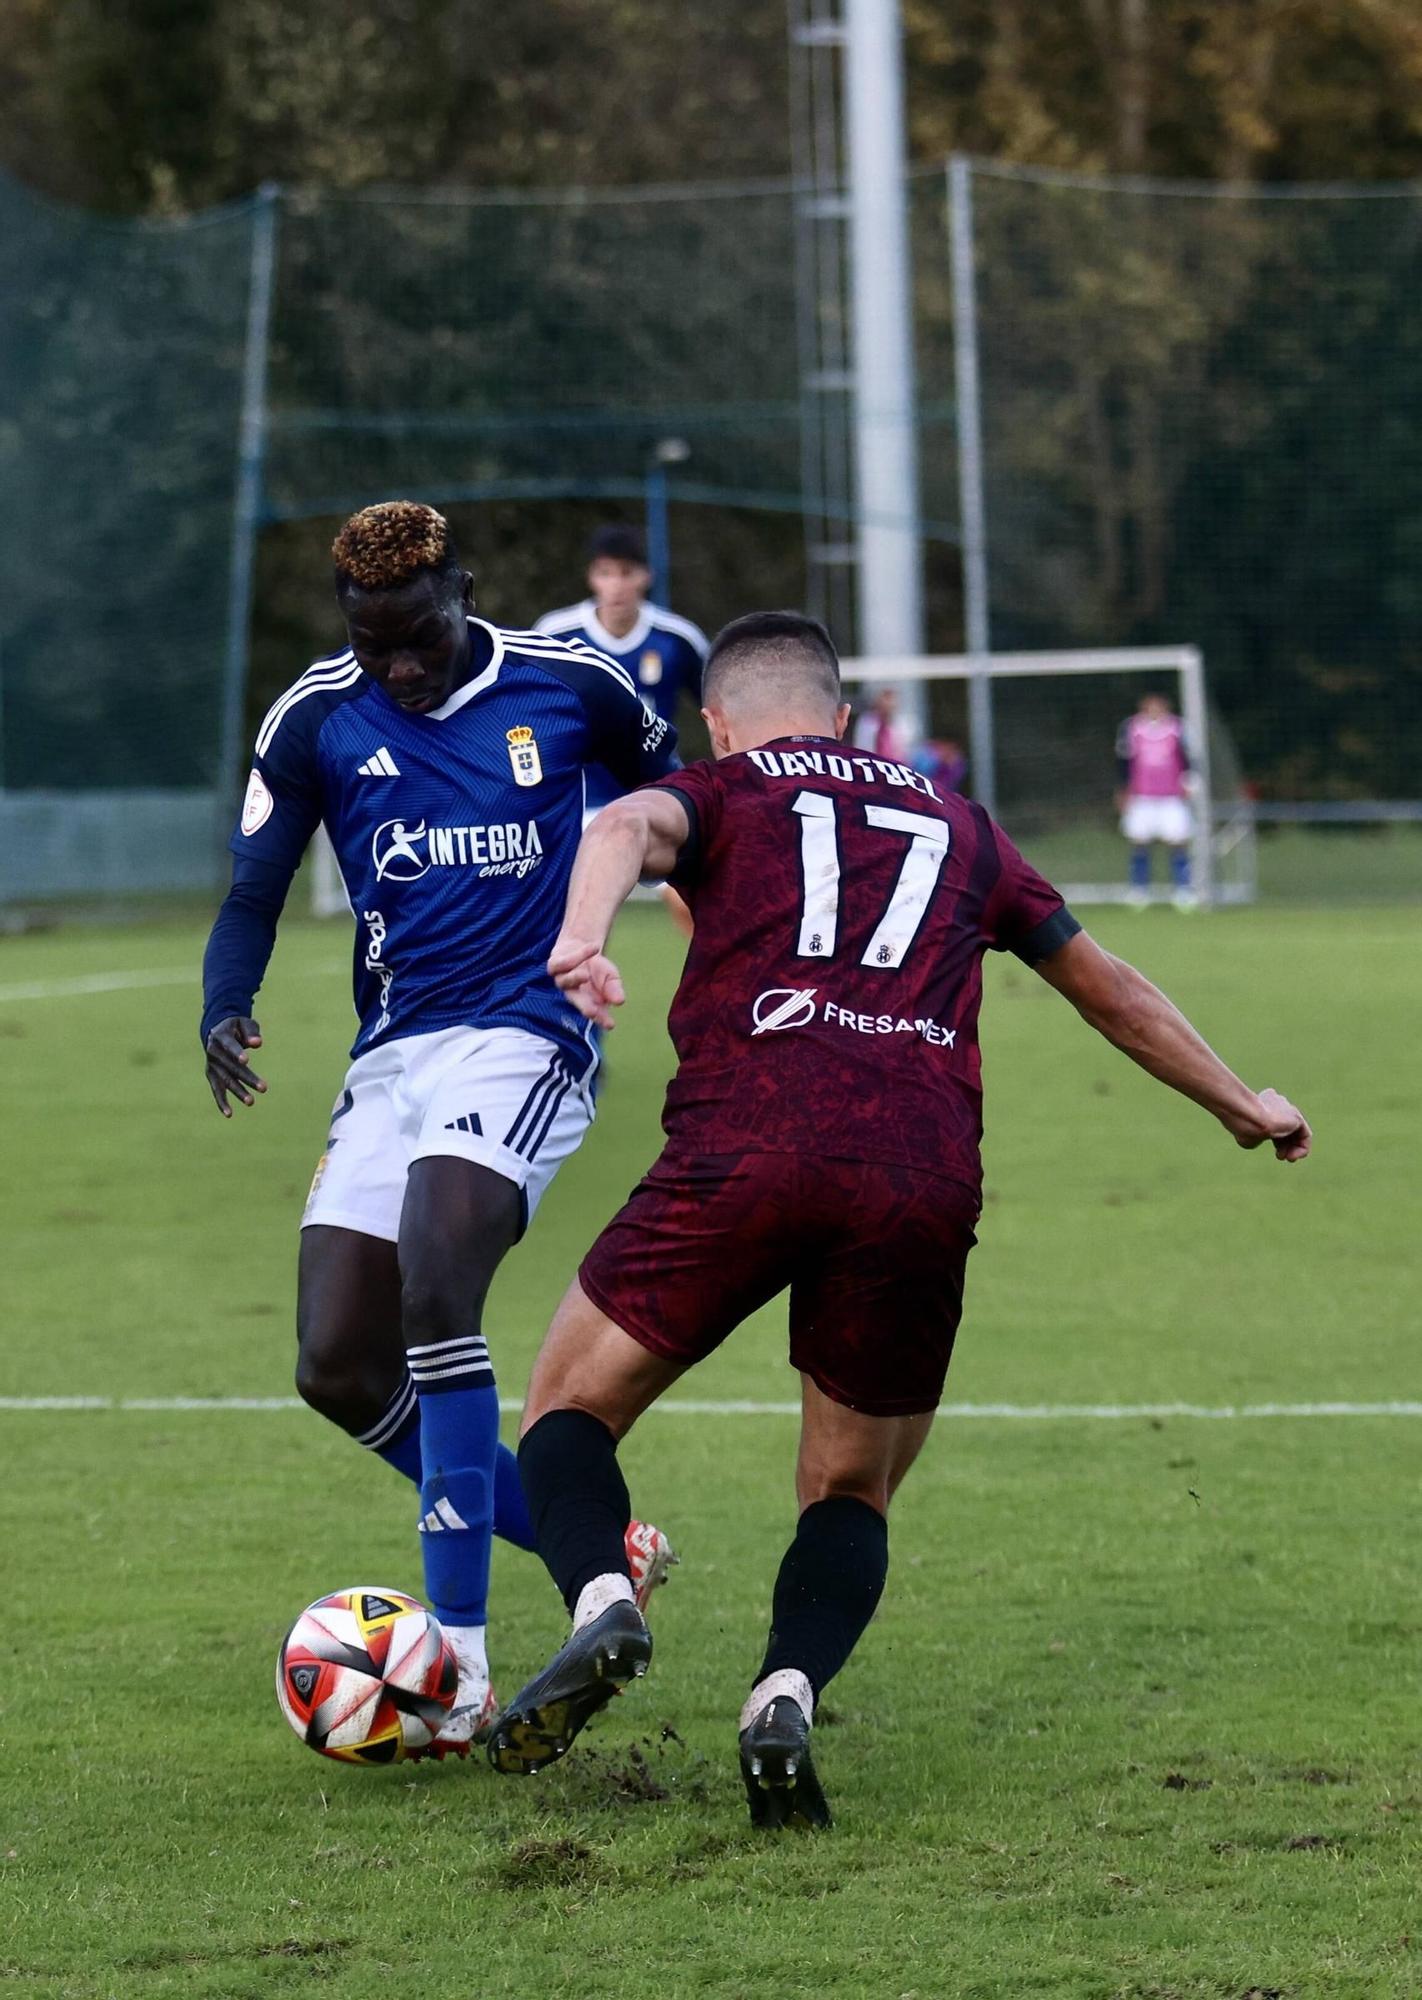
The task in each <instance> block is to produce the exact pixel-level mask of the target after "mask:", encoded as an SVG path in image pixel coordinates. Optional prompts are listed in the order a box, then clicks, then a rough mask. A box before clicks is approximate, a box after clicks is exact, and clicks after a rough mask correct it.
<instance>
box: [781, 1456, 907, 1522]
mask: <svg viewBox="0 0 1422 2000" xmlns="http://www.w3.org/2000/svg"><path fill="white" fill-rule="evenodd" d="M795 1497H796V1499H797V1500H798V1501H799V1503H800V1511H801V1513H802V1514H803V1513H804V1511H805V1509H806V1508H807V1507H813V1506H814V1505H815V1502H816V1501H817V1500H862V1501H863V1502H864V1505H865V1506H866V1507H872V1508H873V1509H874V1512H875V1513H876V1514H887V1513H888V1511H889V1502H890V1500H891V1499H892V1498H893V1488H892V1486H891V1484H890V1480H889V1473H888V1470H887V1468H884V1467H877V1466H876V1467H872V1468H870V1467H865V1466H834V1465H827V1464H819V1465H814V1464H810V1465H806V1464H803V1463H802V1464H801V1465H800V1466H799V1467H798V1468H797V1470H796V1474H795Z"/></svg>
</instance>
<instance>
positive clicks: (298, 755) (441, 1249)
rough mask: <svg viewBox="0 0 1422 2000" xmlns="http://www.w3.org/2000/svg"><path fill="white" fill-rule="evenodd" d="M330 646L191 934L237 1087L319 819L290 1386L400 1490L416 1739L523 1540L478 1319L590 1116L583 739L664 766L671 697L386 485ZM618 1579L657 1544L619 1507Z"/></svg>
mask: <svg viewBox="0 0 1422 2000" xmlns="http://www.w3.org/2000/svg"><path fill="white" fill-rule="evenodd" d="M333 555H334V559H335V569H336V595H337V599H338V602H339V604H340V608H341V612H342V614H343V616H344V618H345V621H346V628H347V633H348V636H349V639H350V645H349V647H348V648H347V650H346V651H344V652H341V653H337V654H335V655H333V656H332V657H331V658H329V659H325V660H318V661H317V662H316V664H315V665H314V666H313V667H311V668H310V669H309V670H308V671H307V672H306V673H305V674H303V675H302V676H301V678H300V679H299V680H298V681H297V682H295V684H294V685H293V686H292V687H290V688H288V689H287V691H286V693H285V694H283V695H282V696H281V698H280V699H279V700H278V701H277V702H276V703H275V704H274V706H273V707H272V709H271V710H270V712H269V713H268V715H267V717H266V720H265V721H264V722H263V724H262V727H261V729H260V731H259V732H258V736H257V748H256V758H255V762H254V764H253V767H252V773H251V777H250V779H249V781H248V786H247V793H246V798H245V800H244V803H243V806H242V812H241V817H240V819H239V822H238V825H237V829H236V831H235V832H234V833H233V836H232V841H231V847H232V852H233V855H234V863H233V874H232V887H231V890H230V892H229V894H228V896H227V898H226V900H225V902H224V903H223V905H222V908H221V910H220V911H219V912H218V916H217V920H216V922H215V923H214V925H213V929H212V935H211V937H210V939H209V941H208V947H207V953H206V957H205V959H204V963H203V1019H202V1040H203V1046H204V1051H205V1055H206V1064H207V1081H208V1085H209V1087H210V1089H211V1091H212V1095H213V1098H214V1100H215V1102H216V1104H217V1108H218V1110H219V1111H221V1112H222V1114H223V1116H224V1117H231V1115H232V1106H231V1104H230V1103H229V1099H230V1098H231V1099H235V1100H236V1101H237V1102H238V1103H240V1104H244V1105H250V1104H252V1103H253V1102H254V1101H255V1098H256V1096H257V1095H258V1094H260V1093H262V1092H263V1091H265V1089H266V1084H265V1082H264V1081H263V1080H262V1079H261V1078H260V1077H259V1076H258V1075H257V1074H256V1073H255V1071H254V1070H253V1068H252V1065H251V1053H250V1052H251V1051H252V1050H253V1049H256V1048H259V1047H260V1046H261V1044H262V1035H261V1031H260V1029H259V1028H258V1026H257V1023H256V1021H255V1020H254V1019H253V1018H252V1007H253V1004H254V1001H255V996H256V992H257V989H258V987H259V986H260V984H261V981H262V977H263V974H264V973H265V970H266V966H267V961H268V959H269V958H270V956H271V951H272V947H273V944H274V942H275V938H276V927H277V920H278V918H279V916H280V914H281V910H282V906H283V904H284V902H285V899H286V894H287V891H288V889H289V887H290V885H291V880H292V877H293V875H294V874H295V872H296V869H297V866H298V864H299V863H300V861H301V857H302V855H303V853H304V852H305V849H306V846H307V843H308V842H309V841H310V839H311V837H312V835H313V834H314V833H315V831H316V828H317V826H318V825H320V824H321V823H323V822H324V824H325V826H326V829H327V832H328V833H329V835H330V838H331V843H332V846H333V847H334V849H335V853H336V857H337V860H338V862H339V864H340V869H341V874H342V876H343V878H344V881H345V884H346V889H347V892H348V894H349V896H350V900H351V907H352V909H353V911H354V913H355V919H356V937H355V964H354V975H355V1006H356V1013H357V1015H358V1016H359V1021H360V1029H359V1033H358V1034H357V1036H356V1041H355V1046H354V1048H353V1050H352V1052H351V1053H352V1058H353V1060H352V1063H351V1067H350V1069H349V1071H348V1072H347V1075H346V1078H345V1084H344V1087H343V1089H342V1092H341V1095H340V1097H339V1098H338V1100H337V1102H336V1105H335V1109H334V1111H333V1113H332V1118H331V1127H330V1134H329V1137H328V1139H327V1142H326V1149H325V1152H324V1154H323V1156H322V1159H321V1162H320V1165H319V1166H318V1168H317V1170H316V1178H315V1180H314V1182H313V1184H312V1188H311V1194H310V1197H309V1199H308V1201H307V1205H306V1211H305V1214H304V1216H303V1218H302V1239H301V1256H300V1265H299V1273H298V1282H297V1335H298V1341H299V1356H298V1361H297V1376H296V1379H297V1386H298V1388H299V1390H300V1392H301V1394H302V1396H303V1397H304V1398H305V1399H306V1401H307V1402H308V1403H310V1404H311V1405H312V1407H313V1408H315V1409H317V1410H319V1411H320V1412H321V1413H322V1414H323V1415H324V1416H326V1417H329V1418H330V1419H331V1420H332V1421H333V1422H334V1423H336V1424H338V1425H339V1426H340V1427H341V1428H342V1429H344V1430H346V1431H348V1432H349V1433H350V1434H351V1435H352V1436H354V1437H355V1438H356V1439H357V1441H358V1442H360V1443H361V1444H364V1445H367V1446H369V1447H370V1448H371V1449H372V1450H374V1451H376V1452H377V1453H378V1454H379V1455H380V1456H381V1457H382V1458H384V1459H385V1460H386V1461H387V1462H388V1463H389V1464H391V1465H393V1466H395V1467H396V1468H397V1469H398V1470H399V1471H400V1472H402V1473H404V1474H405V1475H406V1476H407V1477H408V1478H410V1479H411V1480H413V1481H414V1482H415V1483H416V1484H417V1485H418V1486H419V1490H420V1513H421V1520H420V1528H421V1546H422V1550H423V1558H424V1574H425V1588H426V1594H427V1596H428V1597H429V1599H430V1602H431V1605H432V1608H433V1609H434V1612H435V1615H436V1616H437V1617H438V1618H439V1620H440V1622H441V1623H442V1624H443V1625H444V1626H445V1628H446V1630H447V1631H448V1633H449V1635H450V1638H451V1640H452V1642H453V1644H454V1646H455V1650H456V1652H457V1653H458V1655H459V1664H460V1682H459V1693H458V1696H457V1698H456V1704H455V1708H454V1710H453V1712H452V1714H451V1717H450V1719H449V1721H448V1722H447V1723H446V1725H445V1727H444V1729H443V1730H442V1732H441V1734H440V1737H439V1738H438V1739H437V1743H436V1746H435V1748H436V1750H437V1752H438V1753H440V1754H443V1753H445V1752H448V1751H454V1752H456V1753H459V1754H464V1753H466V1752H467V1750H468V1748H469V1745H470V1743H471V1742H472V1741H475V1740H477V1739H478V1738H479V1736H480V1735H481V1734H482V1732H483V1730H484V1729H485V1728H486V1727H487V1725H488V1723H489V1722H490V1721H491V1720H492V1715H493V1710H494V1706H495V1704H494V1700H493V1696H492V1693H491V1691H490V1686H489V1666H488V1657H487V1651H486V1646H485V1623H486V1601H487V1595H488V1577H489V1553H490V1538H491V1535H492V1534H493V1533H494V1532H495V1531H496V1529H497V1531H498V1532H500V1533H503V1534H505V1535H506V1536H507V1538H508V1539H510V1540H512V1541H515V1542H518V1543H519V1544H520V1545H521V1546H524V1547H530V1548H531V1547H532V1545H533V1537H532V1530H531V1528H530V1526H529V1523H528V1518H527V1510H526V1508H525V1506H524V1502H523V1495H522V1489H521V1488H520V1486H519V1482H518V1469H517V1465H516V1463H515V1462H514V1459H513V1456H512V1454H511V1453H510V1452H509V1451H508V1450H507V1448H506V1447H503V1446H501V1445H500V1444H499V1439H498V1423H499V1406H498V1395H497V1391H496V1388H495V1384H494V1375H493V1370H492V1367H491V1365H490V1360H489V1352H488V1347H487V1344H486V1342H485V1337H484V1333H483V1328H482V1314H483V1306H484V1300H485V1297H486V1295H487V1293H488V1289H489V1285H490V1283H491V1281H492V1279H493V1275H494V1272H495V1270H496V1269H497V1267H498V1265H499V1263H500V1261H501V1260H502V1258H503V1257H504V1255H505V1253H506V1252H507V1251H508V1250H509V1249H510V1248H511V1247H512V1246H513V1244H515V1243H516V1242H517V1241H518V1240H519V1238H520V1237H521V1236H522V1234H523V1232H524V1230H525V1229H526V1227H527V1226H528V1223H529V1221H530V1219H531V1218H532V1215H533V1212H534V1210H535V1209H536V1208H537V1206H538V1202H539V1199H540V1197H541V1195H542V1194H543V1192H544V1190H545V1188H547V1186H548V1184H549V1182H550V1181H551V1180H552V1178H553V1175H554V1173H555V1172H556V1171H557V1169H558V1167H559V1166H560V1165H561V1164H562V1162H563V1161H564V1160H565V1159H567V1157H568V1156H569V1154H570V1153H572V1152H573V1150H574V1149H575V1148H576V1146H577V1145H578V1143H579V1141H580V1140H581V1138H582V1136H583V1134H584V1132H585V1131H586V1129H587V1127H588V1124H589V1123H590V1121H591V1119H592V1116H593V1102H592V1089H591V1078H592V1073H593V1070H594V1069H595V1067H596V1062H597V1055H596V1049H595V1046H594V1044H593V1042H592V1040H591V1039H590V1037H589V1034H588V1032H587V1023H586V1022H585V1021H584V1020H583V1017H582V1016H581V1015H580V1014H579V1013H578V1012H577V1011H576V1010H575V1009H574V1008H573V1007H572V1006H570V1004H569V1003H568V1001H567V1000H566V999H565V998H564V996H563V995H562V994H561V993H559V991H558V989H557V987H556V986H555V985H554V983H553V981H552V980H551V979H550V978H549V976H548V974H547V971H546V969H545V967H546V961H547V958H548V954H549V951H550V950H551V948H552V944H553V941H554V939H555V937H556V936H557V933H558V928H559V924H560V921H561V916H562V909H563V901H564V896H565V894H566V890H567V885H568V878H569V874H570V872H571V869H572V863H573V856H574V854H575V853H576V851H577V846H578V838H579V833H580V830H581V826H582V819H583V810H584V794H585V774H586V771H587V767H588V766H589V765H591V764H597V765H601V766H604V767H606V768H607V769H608V770H609V771H611V772H612V774H613V775H614V776H615V777H616V778H617V780H618V782H619V783H620V784H622V785H624V786H626V787H629V788H630V787H633V786H636V785H639V784H643V783H645V782H647V781H648V780H649V779H652V778H655V777H658V776H660V775H662V774H663V773H665V772H667V771H669V770H672V769H674V768H675V767H676V762H677V760H676V755H675V746H676V737H675V732H674V731H673V729H672V728H671V726H670V724H669V723H668V722H667V721H666V720H665V719H663V718H662V717H661V716H658V715H657V714H655V712H654V711H653V710H652V709H651V708H650V707H648V706H647V705H646V704H645V703H644V702H643V700H642V698H641V697H640V696H639V694H638V692H637V690H636V688H635V687H634V685H633V683H632V681H631V679H630V678H629V676H628V675H627V674H626V673H625V671H624V670H623V669H622V668H621V667H619V666H617V665H616V664H615V663H613V662H612V661H609V660H607V659H605V658H603V657H602V656H601V655H600V654H599V653H597V652H595V651H594V650H593V649H592V648H591V647H590V646H587V645H580V644H576V643H566V642H564V641H562V640H560V639H555V638H550V637H546V636H544V635H542V634H538V633H534V632H522V631H506V630H502V629H500V628H498V627H496V626H493V625H491V624H488V623H487V622H486V621H485V620H483V619H481V618H476V617H474V616H473V615H472V612H473V602H474V599H473V580H472V578H471V577H470V576H469V574H468V572H467V571H466V570H464V568H463V567H462V566H461V564H460V561H459V558H458V555H457V553H456V551H455V548H454V544H453V542H452V540H451V537H450V533H449V528H448V525H447V523H446V522H445V520H444V519H443V517H442V516H441V515H440V514H438V513H436V512H435V510H434V509H433V508H432V507H426V506H422V505H418V504H417V503H415V502H413V501H404V500H395V501H386V502H383V503H381V504H380V505H378V506H374V507H367V508H365V509H364V510H363V511H362V512H361V513H359V514H356V515H354V516H353V517H352V519H351V520H349V521H348V522H347V523H346V524H345V526H344V527H343V528H342V530H341V532H340V534H339V535H338V536H337V538H336V541H335V544H334V547H333ZM634 1527H635V1528H636V1530H637V1533H636V1534H635V1535H634V1534H633V1532H632V1531H631V1530H629V1556H630V1557H632V1558H633V1561H634V1567H636V1568H637V1569H638V1570H639V1572H640V1575H641V1577H642V1580H643V1583H644V1585H645V1590H646V1592H648V1593H649V1592H650V1589H651V1587H652V1585H653V1584H654V1583H656V1582H658V1581H660V1580H661V1578H662V1577H663V1576H664V1575H665V1570H666V1564H667V1562H668V1561H670V1560H672V1557H671V1552H670V1549H669V1548H668V1546H667V1544H666V1541H665V1538H664V1537H662V1536H661V1535H659V1534H658V1532H657V1530H655V1529H653V1528H650V1527H649V1526H647V1525H646V1524H634Z"/></svg>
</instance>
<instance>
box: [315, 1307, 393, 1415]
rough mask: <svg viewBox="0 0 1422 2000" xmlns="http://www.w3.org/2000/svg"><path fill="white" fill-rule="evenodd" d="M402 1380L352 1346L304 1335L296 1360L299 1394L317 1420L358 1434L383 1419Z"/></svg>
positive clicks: (329, 1339) (326, 1338)
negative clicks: (317, 1416) (325, 1420)
mask: <svg viewBox="0 0 1422 2000" xmlns="http://www.w3.org/2000/svg"><path fill="white" fill-rule="evenodd" d="M398 1386H399V1384H398V1381H394V1380H392V1379H390V1369H389V1367H388V1366H385V1367H382V1366H380V1365H379V1364H378V1363H377V1362H376V1360H375V1359H374V1358H373V1357H372V1356H369V1355H363V1354H361V1353H360V1352H359V1350H358V1349H357V1348H356V1347H355V1346H354V1344H353V1343H351V1342H349V1341H341V1340H335V1339H331V1338H330V1337H329V1336H325V1337H323V1335H322V1334H320V1333H317V1332H312V1331H309V1330H308V1331H306V1332H304V1333H303V1335H302V1338H301V1345H300V1347H299V1349H298V1351H297V1356H296V1393H297V1395H298V1396H300V1398H301V1400H302V1402H303V1403H308V1404H310V1406H311V1408H312V1409H313V1410H315V1411H316V1412H317V1413H318V1414H319V1415H321V1416H323V1417H327V1418H329V1420H330V1421H331V1422H332V1423H333V1424H339V1425H340V1427H341V1429H342V1430H347V1431H351V1432H353V1433H355V1434H356V1435H359V1434H360V1433H361V1432H362V1431H365V1430H368V1429H369V1428H370V1426H371V1425H372V1424H373V1423H375V1422H376V1421H377V1420H378V1418H379V1417H380V1416H381V1415H382V1414H383V1412H384V1411H385V1409H386V1406H387V1405H388V1403H389V1401H390V1398H391V1396H392V1395H393V1394H394V1392H395V1390H396V1389H397V1388H398Z"/></svg>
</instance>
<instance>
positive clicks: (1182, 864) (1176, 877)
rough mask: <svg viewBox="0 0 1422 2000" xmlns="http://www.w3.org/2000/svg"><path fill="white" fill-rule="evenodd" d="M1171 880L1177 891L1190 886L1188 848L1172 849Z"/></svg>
mask: <svg viewBox="0 0 1422 2000" xmlns="http://www.w3.org/2000/svg"><path fill="white" fill-rule="evenodd" d="M1170 879H1171V881H1172V882H1173V883H1174V884H1175V886H1176V888H1177V889H1188V888H1189V886H1190V850H1189V848H1188V847H1172V848H1171V850H1170Z"/></svg>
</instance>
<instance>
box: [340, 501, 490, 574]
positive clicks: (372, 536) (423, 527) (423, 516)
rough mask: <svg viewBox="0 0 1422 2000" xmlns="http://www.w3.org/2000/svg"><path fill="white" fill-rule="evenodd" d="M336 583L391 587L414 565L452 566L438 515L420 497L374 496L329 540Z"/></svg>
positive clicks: (454, 559) (445, 526)
mask: <svg viewBox="0 0 1422 2000" xmlns="http://www.w3.org/2000/svg"><path fill="white" fill-rule="evenodd" d="M331 557H332V560H333V561H334V562H335V565H336V580H337V582H338V583H353V584H355V585H356V587H357V588H358V589H360V590H395V589H397V588H398V587H399V585H401V584H402V583H408V582H409V580H410V578H411V577H412V576H414V575H415V574H416V573H417V572H418V571H420V570H426V569H432V570H449V569H454V568H457V567H458V562H459V558H458V555H457V554H456V552H455V547H454V538H453V537H452V536H451V534H450V532H449V523H448V521H446V520H445V518H444V516H443V514H440V513H437V512H436V511H435V509H434V508H433V507H427V506H425V505H424V503H423V501H420V500H380V501H377V502H376V504H375V506H373V507H362V508H361V510H360V512H359V513H358V514H352V515H351V518H350V519H349V521H347V522H346V525H345V526H344V527H343V528H342V529H341V532H340V533H339V534H338V535H337V537H336V539H335V541H334V542H332V544H331Z"/></svg>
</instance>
